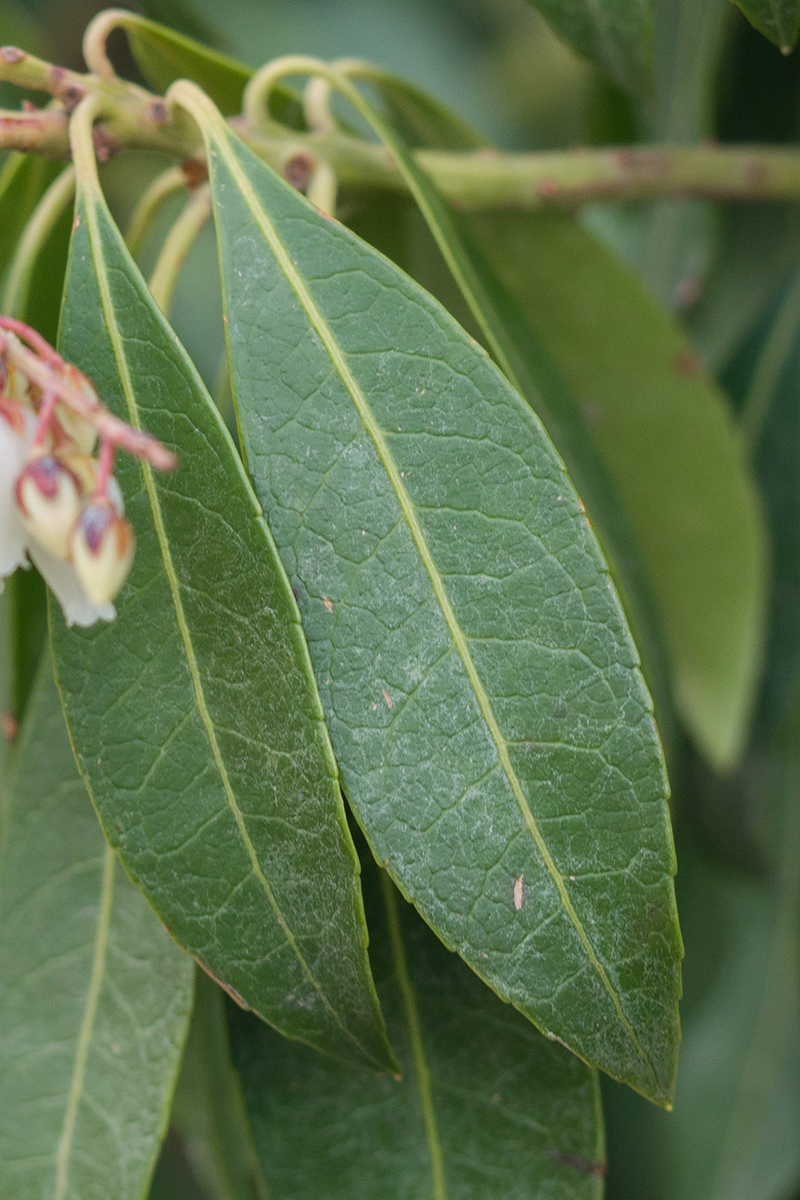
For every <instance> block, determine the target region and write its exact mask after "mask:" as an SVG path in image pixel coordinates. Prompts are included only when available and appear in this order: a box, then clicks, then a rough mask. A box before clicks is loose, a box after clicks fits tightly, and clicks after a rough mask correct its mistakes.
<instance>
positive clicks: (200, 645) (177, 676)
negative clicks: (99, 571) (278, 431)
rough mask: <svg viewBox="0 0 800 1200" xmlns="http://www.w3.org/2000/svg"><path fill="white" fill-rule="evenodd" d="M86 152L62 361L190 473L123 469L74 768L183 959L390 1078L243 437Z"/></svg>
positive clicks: (287, 609) (75, 694)
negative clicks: (117, 545) (237, 435)
mask: <svg viewBox="0 0 800 1200" xmlns="http://www.w3.org/2000/svg"><path fill="white" fill-rule="evenodd" d="M78 119H80V116H79V117H78ZM81 132H83V129H82V128H81ZM89 146H90V143H86V142H82V141H81V138H80V136H78V137H76V153H75V159H76V167H77V168H78V174H79V192H78V200H77V209H76V223H75V232H74V235H73V242H72V249H71V255H70V264H69V269H68V275H67V286H66V293H65V301H64V313H63V320H62V339H61V346H62V350H63V352H64V354H65V356H66V357H67V358H68V359H70V360H71V361H74V362H76V363H77V364H78V365H79V366H80V367H81V369H82V370H84V371H86V372H87V374H88V375H89V376H90V377H91V378H92V379H93V381H94V383H95V385H96V387H97V389H98V392H99V394H100V395H101V396H102V397H103V399H104V400H105V401H106V402H107V403H108V405H109V406H110V407H111V408H112V409H113V410H114V411H115V412H117V413H118V414H119V415H121V416H124V417H126V418H127V419H128V420H129V421H131V422H132V423H133V424H135V425H137V426H139V425H141V426H142V427H143V428H146V429H148V430H150V431H151V432H152V433H153V434H154V435H155V436H157V437H160V438H161V439H162V440H163V441H164V442H165V443H167V444H168V445H170V446H171V447H172V448H174V450H175V451H176V452H177V454H178V455H179V460H180V461H179V466H178V468H177V470H176V471H175V472H174V474H172V475H167V476H156V475H155V474H154V473H153V472H152V471H151V469H150V468H149V467H148V466H146V465H145V466H140V465H139V463H138V462H136V461H134V460H132V459H129V458H125V457H121V458H120V461H119V464H118V477H119V480H120V484H121V486H122V490H123V493H124V495H125V497H126V504H127V506H128V514H129V516H130V518H131V520H132V522H133V525H134V528H135V529H136V533H137V538H138V549H137V554H136V561H135V566H134V570H133V573H132V576H131V581H130V583H129V585H128V586H127V588H126V589H125V591H124V592H123V593H122V596H121V600H120V603H119V615H118V617H117V618H116V620H115V621H114V622H113V623H112V624H110V625H108V626H100V627H95V628H93V629H90V630H75V629H73V630H67V629H66V628H65V627H64V624H63V621H62V620H60V619H59V620H56V621H55V623H54V635H53V636H54V645H55V649H56V665H57V675H58V679H59V684H60V686H61V688H62V692H63V696H64V700H65V705H66V711H67V717H68V721H69V725H70V730H71V734H72V738H73V742H74V745H75V748H76V751H77V754H78V759H79V764H80V766H81V769H82V771H83V773H84V775H85V777H86V780H87V783H88V785H89V788H90V791H91V793H92V796H93V799H94V801H95V804H96V806H97V809H98V812H99V814H100V817H101V820H102V822H103V825H104V828H105V830H106V833H107V836H108V837H109V840H110V841H111V842H112V844H113V845H114V846H116V847H118V848H119V851H120V854H121V856H122V858H123V861H124V863H125V865H126V868H127V869H128V870H129V871H130V873H131V875H132V876H133V878H134V879H135V880H136V881H137V882H138V883H139V884H140V885H141V887H142V888H143V889H144V891H145V893H146V894H147V896H148V897H149V899H150V900H151V903H152V904H153V906H154V907H155V909H156V911H157V912H158V913H159V915H160V916H161V918H162V920H163V921H164V923H165V924H166V925H167V927H168V928H169V929H170V931H171V932H172V934H173V936H174V937H175V938H176V939H177V940H178V942H179V943H180V945H182V946H183V947H184V948H186V949H187V950H189V951H190V952H191V953H192V954H194V955H195V956H196V957H197V958H198V959H199V960H200V962H201V963H202V964H203V965H204V966H205V967H207V968H208V969H209V970H210V971H211V972H213V973H214V974H215V975H216V976H218V977H219V978H220V979H221V980H223V981H224V983H225V984H226V985H227V986H228V987H229V988H230V989H232V991H233V992H234V993H235V994H236V995H237V996H238V997H239V999H240V1000H241V1001H242V1003H244V1004H246V1005H249V1006H250V1007H251V1008H254V1009H255V1010H256V1011H257V1012H258V1013H259V1014H260V1015H261V1016H263V1017H264V1018H265V1019H267V1020H269V1021H271V1022H272V1023H274V1024H275V1025H276V1026H277V1027H278V1028H279V1029H280V1030H281V1031H282V1032H284V1033H286V1034H289V1035H290V1036H294V1037H299V1038H302V1039H303V1040H305V1041H308V1042H311V1043H313V1044H314V1045H315V1046H317V1047H318V1048H320V1049H323V1050H326V1051H328V1052H330V1053H333V1054H336V1055H338V1056H341V1057H345V1058H350V1059H355V1060H358V1061H362V1062H363V1061H364V1060H366V1061H368V1062H369V1063H371V1064H372V1065H374V1066H384V1065H391V1063H392V1059H391V1054H390V1051H389V1049H388V1045H387V1043H386V1039H385V1033H384V1031H383V1027H382V1022H381V1018H380V1015H379V1010H378V1007H377V1000H376V998H375V992H374V987H373V984H372V979H371V975H370V972H369V964H368V960H367V953H366V941H367V934H366V926H365V924H364V916H363V908H362V904H361V897H360V890H359V883H358V860H357V857H356V854H355V850H354V848H353V845H352V842H351V840H350V835H349V832H348V830H347V825H346V820H345V814H344V807H343V804H342V799H341V794H340V792H339V788H338V781H337V773H336V765H335V762H334V760H333V756H332V753H331V750H330V745H329V742H328V739H327V733H326V730H325V725H324V719H323V715H322V709H321V707H320V703H319V696H318V694H317V692H316V689H315V686H314V679H313V675H312V672H311V667H310V664H309V661H308V653H307V649H306V645H305V641H304V639H303V635H302V629H301V627H300V620H299V615H298V613H297V608H296V605H295V602H294V598H293V596H292V592H291V588H290V586H289V584H288V581H287V580H286V576H285V575H284V573H283V570H282V568H281V565H280V560H279V559H278V557H277V554H276V553H275V549H274V545H273V543H272V541H271V539H270V536H269V533H268V530H267V528H266V526H265V524H264V521H263V518H262V516H261V512H260V509H259V507H258V504H257V502H256V500H255V497H254V496H253V494H252V491H251V489H250V486H249V484H248V482H247V479H246V477H245V475H244V472H243V470H242V467H241V463H240V462H239V459H238V457H237V455H236V452H235V450H234V448H233V445H232V443H231V441H230V437H229V435H228V433H227V431H226V430H225V427H224V425H223V424H222V421H221V419H220V418H219V415H218V413H217V411H216V409H215V408H214V406H213V404H212V402H211V400H210V399H209V397H208V395H207V394H206V392H205V391H204V389H203V386H202V384H201V382H200V380H199V378H198V376H197V373H196V372H195V370H194V368H193V367H192V365H191V363H190V362H189V360H188V358H187V356H186V354H185V352H184V351H183V349H182V347H181V346H180V344H179V343H178V341H177V339H176V337H175V334H174V333H173V332H172V330H171V329H170V328H169V326H168V325H167V324H166V322H165V321H164V319H163V318H162V316H161V314H160V313H159V311H158V310H157V308H156V306H155V304H154V302H153V300H152V298H151V296H150V294H149V292H148V291H147V288H146V286H145V284H144V281H143V280H142V278H141V276H140V275H139V273H138V271H137V269H136V267H135V265H134V264H133V262H132V260H131V258H130V256H129V255H128V252H127V250H126V249H125V246H124V244H123V242H122V239H121V237H120V234H119V232H118V230H117V229H116V227H115V226H114V224H113V222H112V220H111V217H110V216H109V213H108V210H107V208H106V206H105V202H104V200H103V197H102V194H101V192H100V190H99V185H98V184H97V177H96V174H95V169H94V162H93V160H91V159H89V158H88V154H89V153H90V151H89Z"/></svg>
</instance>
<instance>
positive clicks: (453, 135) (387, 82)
mask: <svg viewBox="0 0 800 1200" xmlns="http://www.w3.org/2000/svg"><path fill="white" fill-rule="evenodd" d="M366 78H367V79H369V81H370V83H371V84H372V85H373V87H374V88H375V89H376V91H377V92H378V95H379V96H380V98H381V101H382V104H383V108H384V110H385V112H386V115H387V117H388V118H389V120H390V121H391V123H392V125H393V126H394V127H395V128H396V129H397V130H398V132H399V133H400V136H401V137H402V138H403V140H404V141H405V142H407V143H408V145H409V146H420V147H424V148H425V149H428V150H480V149H481V148H482V147H484V146H486V145H487V140H486V138H485V137H484V136H483V135H482V134H481V133H479V132H478V131H477V129H474V128H473V127H472V126H471V125H469V124H468V123H467V122H466V121H464V120H462V118H461V117H460V116H458V114H457V113H454V112H451V110H450V109H448V108H446V107H445V106H444V105H443V104H441V103H440V102H439V101H438V100H435V99H434V98H433V97H432V96H429V95H428V93H427V92H424V91H423V90H422V89H421V88H418V87H415V86H414V84H412V83H408V82H407V80H405V79H401V78H400V77H399V76H397V75H392V74H390V73H389V72H387V71H379V70H375V71H368V72H367V74H366Z"/></svg>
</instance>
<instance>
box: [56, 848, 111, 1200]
mask: <svg viewBox="0 0 800 1200" xmlns="http://www.w3.org/2000/svg"><path fill="white" fill-rule="evenodd" d="M115 865H116V857H115V854H114V851H113V850H112V849H111V847H110V846H108V845H107V846H106V848H105V855H104V858H103V880H102V885H101V889H100V907H99V911H98V916H97V932H96V933H95V939H94V950H93V953H92V974H91V977H90V980H89V991H88V992H87V995H86V1006H85V1009H84V1013H83V1021H82V1022H81V1029H80V1033H79V1035H78V1046H77V1049H76V1051H75V1062H74V1065H73V1068H72V1078H71V1080H70V1086H69V1092H68V1093H67V1104H66V1107H65V1109H64V1122H63V1125H62V1127H61V1137H60V1139H59V1143H58V1148H57V1150H56V1178H55V1189H54V1191H53V1200H64V1197H65V1196H66V1194H67V1183H68V1180H69V1165H70V1157H71V1154H72V1144H73V1141H74V1137H75V1122H76V1120H77V1116H78V1106H79V1105H80V1102H81V1099H82V1098H83V1093H84V1085H85V1082H86V1064H87V1062H88V1059H89V1047H90V1044H91V1040H92V1031H93V1029H94V1023H95V1018H96V1017H97V1006H98V1003H99V1001H100V990H101V988H102V986H103V980H104V978H105V969H106V950H107V948H108V934H109V929H110V927H111V907H112V901H113V898H114V868H115Z"/></svg>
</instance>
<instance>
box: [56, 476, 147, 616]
mask: <svg viewBox="0 0 800 1200" xmlns="http://www.w3.org/2000/svg"><path fill="white" fill-rule="evenodd" d="M134 544H135V541H134V536H133V528H132V527H131V524H130V522H129V521H126V520H125V518H124V517H121V516H120V515H119V513H118V512H117V510H116V508H115V506H114V505H113V504H112V502H111V500H109V499H108V498H107V497H105V496H102V497H97V498H96V499H93V500H90V501H89V502H88V503H87V504H86V505H85V506H84V509H83V512H82V513H81V515H80V517H79V518H78V522H77V524H76V526H75V528H74V530H73V532H72V537H71V540H70V551H71V557H72V562H73V565H74V567H75V573H76V575H77V576H78V579H79V580H80V582H81V584H82V585H83V588H84V591H85V592H86V595H87V596H88V597H89V599H90V600H92V601H93V602H94V603H95V604H105V603H107V602H108V601H109V600H113V599H114V597H115V596H116V595H117V593H118V592H119V590H120V588H121V587H122V585H123V583H124V582H125V580H126V579H127V578H128V573H129V571H130V569H131V564H132V563H133V553H134Z"/></svg>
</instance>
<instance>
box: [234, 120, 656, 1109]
mask: <svg viewBox="0 0 800 1200" xmlns="http://www.w3.org/2000/svg"><path fill="white" fill-rule="evenodd" d="M213 112H214V117H213V118H212V119H213V122H214V124H215V125H216V124H217V114H216V110H213ZM215 140H216V144H217V146H218V147H219V149H220V153H221V154H222V156H223V158H224V160H225V163H226V165H227V167H228V170H229V171H230V172H231V174H232V175H233V177H234V179H235V181H236V184H237V186H238V188H239V190H240V192H241V194H242V196H243V198H244V200H245V202H246V204H247V207H248V209H249V210H250V212H251V214H252V216H253V219H254V221H255V222H256V224H257V225H258V227H259V228H260V229H261V232H262V233H263V235H264V238H265V239H266V241H267V244H268V245H269V247H270V250H271V251H272V253H273V255H274V256H275V259H276V261H277V263H278V265H279V267H280V268H281V270H282V271H283V273H284V275H285V277H286V279H287V281H288V283H289V284H290V286H291V288H292V290H293V291H294V293H295V295H296V296H297V299H298V301H299V303H300V305H301V306H302V308H303V310H304V312H305V313H306V316H307V317H308V320H309V323H310V324H311V326H312V328H313V329H314V331H315V332H316V334H317V336H318V337H319V339H320V341H321V342H322V345H323V346H324V348H325V350H326V351H327V354H328V356H329V358H330V360H331V363H332V365H333V367H334V369H335V370H336V372H337V374H338V375H339V378H340V379H341V381H342V383H343V384H344V386H345V388H346V389H347V391H348V392H349V394H350V396H351V398H352V401H353V403H354V405H355V407H356V411H357V412H358V414H359V417H360V418H361V421H362V423H363V425H364V428H365V429H366V431H367V433H368V434H369V436H370V438H371V439H372V442H373V445H374V446H375V449H376V451H377V453H378V457H379V459H380V460H381V463H382V464H383V467H384V469H385V471H386V473H387V475H388V476H389V480H390V482H391V484H392V487H393V489H394V491H395V494H396V496H397V498H398V501H399V504H400V508H401V511H402V513H403V516H404V518H405V520H406V523H407V525H408V527H409V530H410V532H411V536H412V538H413V540H414V544H415V546H416V548H417V552H418V554H419V556H420V558H421V560H422V562H423V565H424V566H425V569H426V572H427V574H428V577H429V579H430V581H431V586H432V587H433V591H434V595H435V596H436V599H437V602H438V603H439V607H440V609H441V611H442V615H443V616H444V619H445V623H446V624H447V627H448V629H449V631H450V636H451V637H452V639H453V644H454V646H455V648H456V650H457V652H458V654H459V657H460V658H461V661H462V664H463V666H464V669H465V670H466V672H467V676H468V678H469V681H470V684H471V685H472V689H473V691H474V693H475V696H476V699H477V701H478V706H479V708H480V711H481V715H482V716H483V719H484V721H485V722H486V725H487V728H488V729H489V732H490V734H491V736H492V740H493V741H494V743H495V748H496V750H497V754H498V759H499V761H500V765H501V767H502V769H503V772H504V774H505V775H506V778H507V780H508V783H509V785H510V787H511V790H512V793H513V795H514V798H515V800H516V802H517V804H518V806H519V808H520V811H521V813H522V817H523V820H524V822H525V825H526V828H527V829H528V832H529V833H530V834H531V836H532V838H533V840H534V843H535V845H536V848H537V850H538V851H539V854H540V856H541V858H542V861H543V862H544V864H545V867H546V868H547V871H548V873H549V875H550V877H551V879H552V880H553V883H554V884H555V887H556V890H557V892H558V895H559V899H560V901H561V904H562V907H563V909H564V911H565V912H566V914H567V916H568V917H569V920H570V922H571V923H572V926H573V928H574V929H575V932H576V933H577V935H578V937H579V939H580V942H581V945H582V946H583V948H584V951H585V953H586V955H587V958H588V959H589V962H590V963H591V965H592V967H593V968H594V970H595V971H596V973H597V975H598V977H599V979H600V981H601V983H602V985H603V987H604V989H605V991H606V992H607V994H608V996H609V998H610V1000H611V1003H612V1005H613V1007H614V1011H615V1013H616V1015H617V1019H618V1020H619V1022H620V1025H621V1026H622V1028H623V1029H624V1030H625V1032H626V1034H627V1035H628V1037H629V1039H630V1041H631V1044H632V1045H633V1046H634V1048H635V1050H636V1052H637V1053H638V1055H639V1057H640V1059H641V1061H642V1062H643V1063H644V1064H645V1065H646V1067H647V1069H648V1071H649V1072H650V1075H651V1079H652V1082H653V1084H654V1087H655V1090H656V1091H657V1092H658V1093H661V1091H662V1089H661V1087H660V1085H659V1083H658V1077H657V1075H656V1072H655V1070H654V1068H653V1065H652V1063H651V1062H650V1059H649V1057H648V1055H647V1053H646V1052H645V1050H644V1048H643V1047H642V1045H641V1043H640V1042H639V1039H638V1037H637V1036H636V1032H635V1030H634V1029H633V1026H632V1025H631V1023H630V1021H629V1020H628V1018H627V1017H626V1015H625V1013H624V1011H623V1009H622V1004H621V1001H620V998H619V996H618V994H617V992H616V990H615V988H614V986H613V984H612V983H611V980H610V978H609V976H608V973H607V971H606V969H605V967H604V966H603V964H602V963H601V962H600V960H599V958H598V957H597V954H596V952H595V949H594V947H593V945H592V943H591V941H590V939H589V936H588V934H587V933H586V930H585V929H584V927H583V924H582V922H581V920H580V918H579V916H578V914H577V912H576V911H575V908H574V906H573V904H572V901H571V899H570V897H569V893H568V891H567V886H566V883H565V881H564V878H563V876H562V874H561V872H560V871H559V870H558V867H557V866H556V864H555V861H554V859H553V857H552V855H551V853H550V850H549V848H548V846H547V843H546V842H545V840H544V837H543V835H542V833H541V830H540V829H539V827H538V825H537V823H536V819H535V817H534V815H533V813H532V812H531V809H530V806H529V804H528V801H527V798H526V796H525V793H524V790H523V788H522V785H521V783H520V781H519V778H518V776H517V773H516V771H515V770H514V767H513V764H512V762H511V758H510V755H509V753H508V746H507V744H506V741H505V738H504V737H503V734H502V731H501V729H500V727H499V725H498V723H497V718H496V717H495V715H494V712H493V710H492V706H491V701H490V699H489V696H488V694H487V693H486V690H485V688H484V687H483V683H482V682H481V679H480V676H479V675H478V671H477V668H476V666H475V663H474V662H473V659H472V655H471V653H470V650H469V646H468V645H467V640H466V637H465V635H464V633H463V631H462V629H461V627H460V625H459V623H458V620H457V618H456V615H455V613H454V611H453V608H452V605H451V603H450V598H449V596H448V595H447V591H446V589H445V586H444V582H443V580H442V578H441V576H440V574H439V571H438V568H437V567H436V564H435V562H434V560H433V556H432V554H431V551H430V549H429V547H428V544H427V541H426V539H425V535H424V533H423V530H422V527H421V525H420V523H419V520H418V518H417V515H416V511H415V508H414V504H413V502H412V500H411V497H410V496H409V494H408V492H407V490H406V488H405V485H404V484H403V481H402V477H401V475H400V470H399V468H398V466H397V464H396V463H395V461H394V459H393V457H392V454H391V451H390V450H389V447H388V445H387V443H386V440H385V438H384V436H383V431H382V430H381V428H380V426H379V425H378V422H377V420H376V419H375V417H374V415H373V413H372V410H371V408H370V406H369V403H368V401H367V398H366V396H365V395H364V393H363V391H362V390H361V388H360V386H359V384H358V383H357V381H356V379H355V377H354V376H353V374H352V372H351V371H350V368H349V366H348V364H347V362H346V360H345V357H344V354H343V352H342V350H341V348H340V347H339V345H338V342H337V341H336V338H335V337H334V334H333V332H332V330H331V329H330V327H329V326H328V323H327V321H326V320H325V318H324V317H323V315H322V313H321V312H320V310H319V309H318V307H317V305H316V303H315V301H314V299H313V297H312V295H311V293H310V292H309V290H308V288H307V286H306V284H305V281H304V280H303V278H302V277H301V275H300V272H299V271H298V269H297V267H296V266H295V264H294V263H293V262H292V260H291V258H290V256H289V254H288V252H287V250H286V248H285V247H284V245H283V243H282V242H281V240H280V238H279V237H278V233H277V230H276V229H275V227H274V225H273V224H272V222H271V220H270V219H269V217H268V216H267V213H266V212H265V210H264V208H263V207H262V205H261V203H260V201H259V199H258V196H257V194H256V192H255V189H254V188H253V186H252V184H251V183H250V180H249V179H248V177H247V175H246V174H245V172H244V170H243V168H242V167H241V165H240V163H239V161H238V159H237V158H236V155H235V154H234V152H233V151H232V149H230V143H229V140H228V137H227V132H226V131H225V136H223V137H221V138H220V137H217V139H215Z"/></svg>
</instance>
